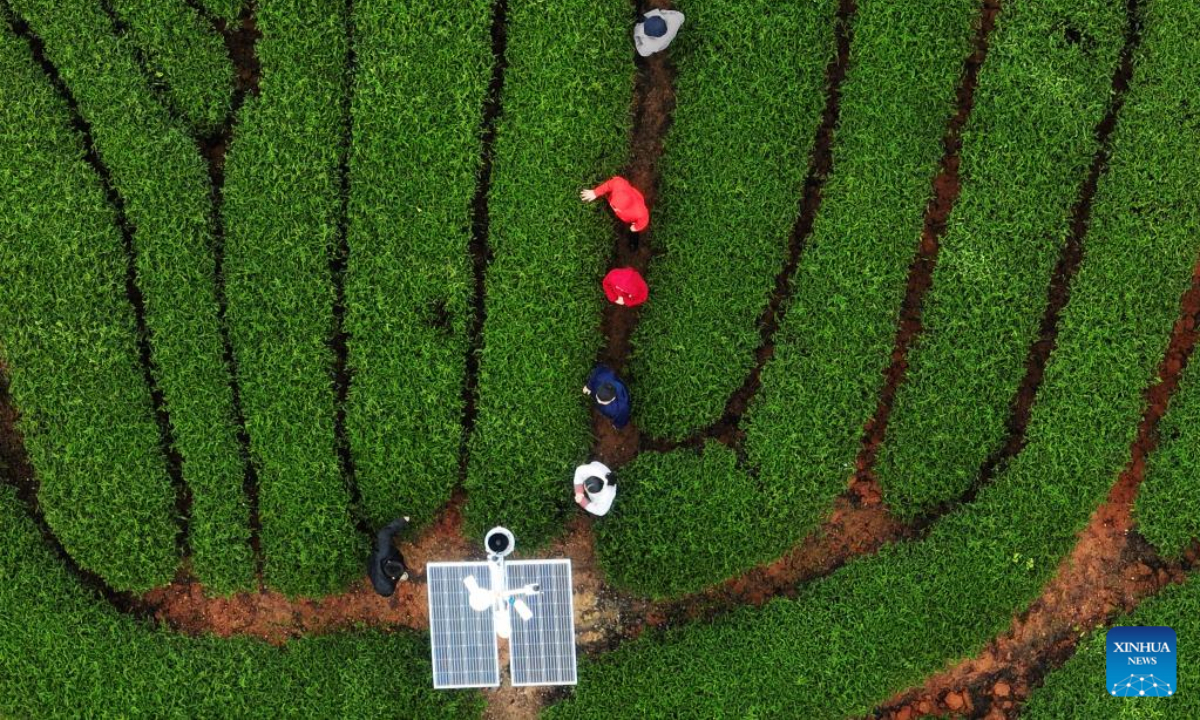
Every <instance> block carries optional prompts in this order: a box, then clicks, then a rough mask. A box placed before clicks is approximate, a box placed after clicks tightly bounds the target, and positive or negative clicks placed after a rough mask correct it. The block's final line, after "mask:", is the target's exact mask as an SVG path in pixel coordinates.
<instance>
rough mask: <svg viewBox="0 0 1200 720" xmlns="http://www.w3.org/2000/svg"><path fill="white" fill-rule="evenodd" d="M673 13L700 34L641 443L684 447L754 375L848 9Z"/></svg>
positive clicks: (669, 164) (693, 42)
mask: <svg viewBox="0 0 1200 720" xmlns="http://www.w3.org/2000/svg"><path fill="white" fill-rule="evenodd" d="M673 7H675V9H677V10H681V11H682V12H683V13H684V14H685V15H686V18H687V20H686V24H685V26H684V27H685V29H684V31H683V32H682V33H681V34H680V36H679V38H678V40H677V41H676V42H673V43H672V44H671V49H670V55H671V59H672V60H673V61H674V63H675V65H676V66H677V67H678V76H677V80H676V90H675V97H676V110H675V113H674V117H673V121H672V124H671V129H670V131H669V132H668V133H667V137H666V138H665V140H664V146H665V152H664V154H663V157H662V161H661V166H662V178H663V180H662V190H661V192H660V198H661V199H660V201H659V202H658V204H657V205H656V206H655V207H654V208H653V215H652V219H651V226H650V229H649V233H650V234H651V235H652V236H653V239H654V246H655V250H656V252H659V253H661V254H659V255H657V256H656V257H655V258H654V259H653V260H652V261H651V263H650V268H649V271H648V274H647V280H648V282H649V284H650V287H651V288H652V290H651V299H650V302H649V303H647V304H646V305H645V306H644V308H643V309H642V311H641V312H642V317H641V320H640V322H639V324H638V328H637V331H636V333H635V335H634V339H633V346H634V351H633V356H632V362H631V365H630V376H631V378H632V379H633V386H632V391H633V396H634V399H635V401H636V412H637V422H638V425H639V427H640V428H641V430H642V431H643V432H646V433H649V434H651V435H654V436H660V437H669V438H673V439H678V438H682V437H684V436H686V435H688V434H689V433H691V432H694V431H695V430H697V429H698V428H701V427H704V426H706V425H708V424H710V423H712V422H714V421H716V420H717V419H718V418H719V417H720V416H721V413H722V411H723V410H724V407H725V400H726V398H728V397H729V395H730V394H731V393H732V392H733V391H734V390H735V389H737V387H738V385H740V384H741V382H742V379H743V378H744V377H745V376H746V373H747V372H748V371H749V370H750V368H751V367H752V366H753V364H754V349H755V348H756V347H757V345H758V344H759V342H760V336H759V329H758V327H756V320H757V319H758V316H759V315H760V314H762V310H763V308H764V307H765V306H766V304H767V300H768V295H769V294H770V293H771V291H772V290H773V289H774V286H775V276H776V275H777V274H778V273H779V272H780V270H781V269H782V267H783V263H784V256H785V254H786V251H787V248H788V238H789V235H790V234H791V230H792V226H793V224H795V221H796V215H797V214H798V212H799V209H800V208H799V202H798V201H797V198H799V197H800V195H801V191H802V189H803V185H804V176H805V173H806V171H807V168H808V150H809V147H810V146H811V145H812V139H813V136H814V135H815V133H816V128H817V125H818V123H819V122H820V119H821V118H820V116H821V108H822V106H823V105H824V100H825V93H824V89H825V72H824V71H825V67H826V65H827V64H828V63H829V59H830V56H831V55H832V54H833V53H835V52H836V48H835V47H834V44H833V33H832V32H831V31H830V23H831V21H832V18H833V14H834V11H835V10H836V8H837V2H836V0H820V2H810V3H794V4H790V5H789V4H780V3H770V2H766V1H765V0H755V1H754V2H744V1H742V2H712V1H707V2H706V1H700V2H695V3H693V2H690V0H684V1H682V2H676V3H674V5H673ZM747 17H758V18H760V19H761V20H762V25H761V27H760V30H761V31H760V32H753V33H752V32H747V31H746V27H745V20H746V18H747Z"/></svg>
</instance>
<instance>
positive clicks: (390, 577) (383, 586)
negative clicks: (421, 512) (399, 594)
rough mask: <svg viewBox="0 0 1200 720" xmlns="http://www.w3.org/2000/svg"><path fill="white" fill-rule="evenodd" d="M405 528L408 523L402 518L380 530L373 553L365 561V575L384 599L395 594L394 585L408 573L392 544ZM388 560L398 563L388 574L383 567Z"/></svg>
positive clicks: (402, 558)
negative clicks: (393, 539)
mask: <svg viewBox="0 0 1200 720" xmlns="http://www.w3.org/2000/svg"><path fill="white" fill-rule="evenodd" d="M406 527H408V521H407V520H405V519H404V518H397V519H396V520H393V521H392V522H391V523H390V524H388V526H387V527H385V528H383V529H382V530H380V531H379V534H378V535H376V537H375V552H374V553H372V555H371V559H370V560H368V561H367V575H369V576H370V577H371V584H372V585H374V586H375V592H377V593H379V594H380V595H382V596H384V597H391V595H392V593H394V592H396V583H398V582H400V580H401V579H402V578H403V576H404V574H405V573H407V572H408V567H407V566H406V565H405V564H404V556H403V555H401V554H400V551H399V550H397V549H396V547H395V545H393V544H392V538H393V537H395V536H396V534H397V533H400V532H402V531H403V530H404V528H406ZM388 560H393V561H399V564H398V565H396V564H395V563H392V564H393V565H394V566H395V567H393V571H392V572H390V573H389V572H388V569H387V567H386V565H385V564H386V563H387V561H388ZM397 568H398V571H397Z"/></svg>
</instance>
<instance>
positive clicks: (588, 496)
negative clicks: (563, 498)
mask: <svg viewBox="0 0 1200 720" xmlns="http://www.w3.org/2000/svg"><path fill="white" fill-rule="evenodd" d="M611 475H612V470H609V469H608V466H607V465H605V464H604V463H602V462H590V463H588V464H587V465H580V466H579V467H577V468H575V503H576V504H577V505H579V507H581V508H583V509H584V510H587V511H588V512H590V513H591V514H593V515H597V516H599V515H604V514H606V513H607V512H608V509H609V508H610V507H612V503H613V498H615V497H616V496H617V484H616V483H615V482H613V479H612V477H611Z"/></svg>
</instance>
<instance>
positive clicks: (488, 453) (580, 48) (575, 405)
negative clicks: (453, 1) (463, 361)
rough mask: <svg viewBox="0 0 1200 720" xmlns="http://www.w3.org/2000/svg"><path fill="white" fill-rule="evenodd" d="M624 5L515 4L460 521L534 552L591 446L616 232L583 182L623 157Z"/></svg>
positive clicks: (627, 53) (628, 87)
mask: <svg viewBox="0 0 1200 720" xmlns="http://www.w3.org/2000/svg"><path fill="white" fill-rule="evenodd" d="M629 13H630V8H629V6H628V5H627V4H625V3H620V2H591V1H590V0H567V1H564V2H555V3H550V4H546V3H540V2H532V1H531V0H509V2H508V25H507V33H508V45H507V51H506V55H507V60H508V67H507V70H506V71H505V79H504V92H503V95H502V97H501V107H502V108H503V111H502V114H501V116H500V118H499V120H498V121H497V134H496V140H495V145H494V153H493V154H494V157H495V162H494V165H493V168H492V183H491V189H490V192H489V194H488V213H489V218H490V225H489V236H488V242H489V245H490V247H489V250H490V251H491V252H492V254H493V255H494V259H493V260H492V261H491V263H490V265H489V266H488V268H487V273H486V276H485V283H486V294H487V316H486V321H485V324H484V327H483V349H482V351H481V352H480V356H479V384H478V396H479V398H478V408H477V411H478V415H477V419H476V423H475V432H474V434H473V435H472V436H471V439H470V443H469V450H470V465H469V469H468V474H467V479H466V486H467V489H468V491H469V497H468V502H467V507H466V518H467V522H468V524H469V525H470V526H471V528H472V532H474V531H480V532H482V531H484V530H486V529H487V528H488V527H490V526H492V525H496V524H504V525H505V526H507V527H509V528H510V529H512V531H513V533H514V534H516V536H517V537H518V538H520V540H521V542H522V543H523V544H524V545H526V546H529V545H531V544H536V543H537V542H539V541H541V540H545V539H546V538H547V537H548V536H549V534H550V533H551V532H552V531H553V530H555V529H556V528H558V527H559V526H560V524H561V516H562V512H563V510H564V508H565V507H566V506H567V504H569V503H570V500H571V497H570V492H569V483H570V477H571V469H572V468H573V467H574V466H575V465H576V464H578V463H579V462H580V461H581V460H583V459H584V458H585V454H586V453H587V449H588V440H589V438H588V436H589V433H588V411H587V408H586V406H585V404H584V402H583V395H582V394H581V393H580V388H581V387H582V386H583V383H584V380H585V379H586V378H587V374H588V371H589V370H590V369H591V363H592V362H593V360H594V359H595V357H596V352H597V349H598V348H599V347H600V342H601V337H600V333H599V332H598V330H597V324H596V318H598V317H600V309H601V302H602V300H603V295H602V293H601V289H600V279H601V278H602V277H603V276H604V263H605V259H606V258H607V257H608V256H609V255H610V253H611V248H612V242H613V231H612V227H613V226H612V223H611V221H610V218H609V216H608V214H607V210H605V209H604V208H602V207H595V206H586V205H584V204H583V203H581V202H580V201H579V190H580V188H584V187H591V186H593V185H594V184H596V183H598V182H600V181H602V180H604V179H606V178H608V177H610V176H612V175H613V174H615V173H616V172H617V171H618V169H619V168H620V167H621V166H622V165H623V164H624V160H625V157H624V153H625V150H626V148H627V146H628V137H629V129H630V126H631V118H630V101H631V97H632V89H633V70H634V67H633V62H632V58H633V53H632V51H631V49H630V47H629V43H630V38H629V21H630V15H629Z"/></svg>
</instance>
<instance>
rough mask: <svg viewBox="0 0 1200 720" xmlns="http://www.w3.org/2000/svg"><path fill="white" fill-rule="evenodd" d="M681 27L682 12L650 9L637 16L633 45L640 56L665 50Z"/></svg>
mask: <svg viewBox="0 0 1200 720" xmlns="http://www.w3.org/2000/svg"><path fill="white" fill-rule="evenodd" d="M681 27H683V13H681V12H679V11H678V10H651V11H650V12H648V13H646V14H645V15H642V16H641V17H640V18H638V21H637V24H636V25H634V26H633V45H634V47H635V48H637V54H638V55H641V56H642V57H647V56H650V55H653V54H654V53H656V52H659V51H661V50H666V49H667V46H668V45H670V44H671V41H672V40H674V39H675V35H676V33H678V32H679V28H681Z"/></svg>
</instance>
